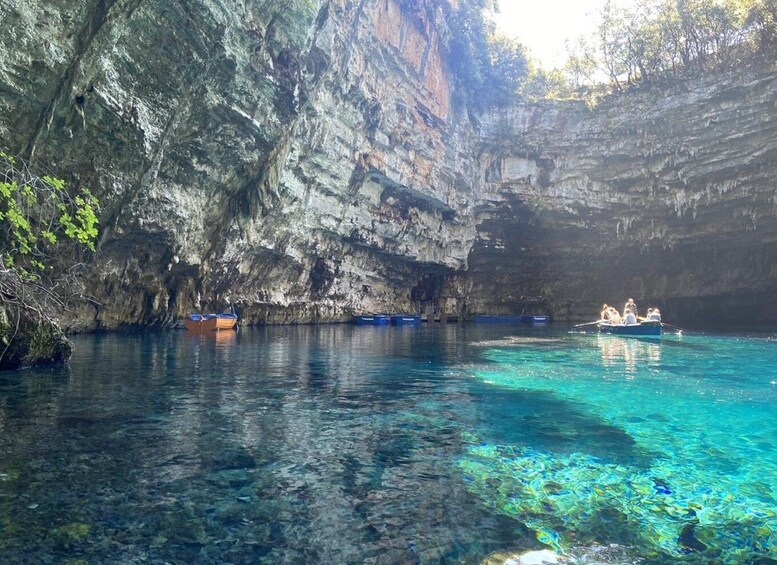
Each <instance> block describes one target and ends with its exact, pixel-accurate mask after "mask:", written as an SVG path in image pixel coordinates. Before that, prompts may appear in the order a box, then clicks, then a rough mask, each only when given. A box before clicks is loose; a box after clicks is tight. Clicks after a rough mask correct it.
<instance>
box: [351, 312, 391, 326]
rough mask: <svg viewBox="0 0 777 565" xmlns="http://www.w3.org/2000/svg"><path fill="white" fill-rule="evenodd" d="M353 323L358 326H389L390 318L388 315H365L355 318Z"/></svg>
mask: <svg viewBox="0 0 777 565" xmlns="http://www.w3.org/2000/svg"><path fill="white" fill-rule="evenodd" d="M353 323H354V324H356V325H357V326H388V324H389V317H388V315H387V314H365V315H363V316H354V317H353Z"/></svg>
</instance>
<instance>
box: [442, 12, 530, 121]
mask: <svg viewBox="0 0 777 565" xmlns="http://www.w3.org/2000/svg"><path fill="white" fill-rule="evenodd" d="M441 5H442V8H443V9H444V10H446V11H447V18H446V19H447V21H448V25H449V27H450V30H451V39H450V42H449V46H448V51H449V57H448V60H449V64H450V66H451V70H452V72H453V75H454V76H455V77H456V80H457V82H458V87H459V91H460V92H461V93H463V94H464V95H465V97H466V101H467V103H468V104H469V105H470V106H472V107H477V108H481V109H482V108H486V107H493V106H504V105H507V104H510V103H511V102H514V101H515V100H516V98H517V92H518V90H519V88H520V86H521V84H522V83H523V81H524V80H525V79H526V77H527V75H528V71H529V64H528V59H527V56H526V52H525V50H524V48H523V46H522V45H521V44H520V43H518V42H517V41H516V40H514V39H511V38H507V37H504V36H500V35H497V34H496V33H494V24H493V22H492V21H491V20H489V19H487V18H486V16H485V12H486V11H487V10H489V9H493V7H494V6H493V3H492V2H487V1H486V0H461V1H460V2H459V3H458V8H457V9H455V10H454V9H452V8H451V7H450V6H449V4H448V3H447V2H442V4H441Z"/></svg>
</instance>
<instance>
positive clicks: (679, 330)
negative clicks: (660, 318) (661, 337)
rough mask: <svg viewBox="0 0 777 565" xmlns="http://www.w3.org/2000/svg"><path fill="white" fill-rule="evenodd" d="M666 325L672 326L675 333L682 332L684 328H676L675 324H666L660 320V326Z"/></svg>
mask: <svg viewBox="0 0 777 565" xmlns="http://www.w3.org/2000/svg"><path fill="white" fill-rule="evenodd" d="M664 326H666V327H667V328H672V329H674V330H677V333H683V332H684V331H685V330H684V329H682V328H678V327H677V326H673V325H672V324H667V323H664V322H661V327H664Z"/></svg>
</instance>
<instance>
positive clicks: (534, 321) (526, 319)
mask: <svg viewBox="0 0 777 565" xmlns="http://www.w3.org/2000/svg"><path fill="white" fill-rule="evenodd" d="M521 323H522V324H526V325H528V326H545V325H547V323H548V317H547V316H521Z"/></svg>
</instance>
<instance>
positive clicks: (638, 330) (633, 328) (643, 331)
mask: <svg viewBox="0 0 777 565" xmlns="http://www.w3.org/2000/svg"><path fill="white" fill-rule="evenodd" d="M597 325H598V327H599V333H603V334H613V335H626V336H641V337H661V322H659V321H645V322H641V323H637V324H611V323H609V322H599V323H598V324H597Z"/></svg>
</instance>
